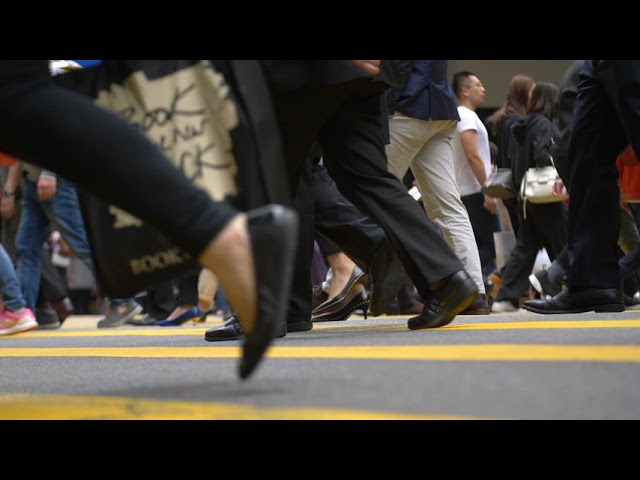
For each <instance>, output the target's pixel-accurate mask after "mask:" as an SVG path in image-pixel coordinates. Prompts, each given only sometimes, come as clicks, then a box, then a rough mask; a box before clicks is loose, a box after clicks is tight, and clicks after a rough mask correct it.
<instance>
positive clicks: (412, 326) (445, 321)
mask: <svg viewBox="0 0 640 480" xmlns="http://www.w3.org/2000/svg"><path fill="white" fill-rule="evenodd" d="M465 284H466V286H469V287H470V288H471V289H473V290H475V291H474V292H473V293H470V294H468V295H466V296H465V297H462V298H460V300H459V301H458V303H457V305H456V306H455V308H453V309H452V310H450V311H449V315H447V316H446V317H442V318H441V319H440V321H437V322H432V323H425V324H420V323H418V322H419V321H420V316H417V317H413V318H410V319H409V322H408V323H407V326H408V327H409V330H423V329H427V328H440V327H444V326H446V325H449V324H450V323H451V322H453V320H454V319H455V318H456V316H458V315H459V314H460V312H462V311H464V310H465V309H466V308H467V307H468V306H469V305H471V304H472V303H473V302H474V301H475V300H476V298H478V295H480V293H479V291H478V287H477V286H476V283H475V282H474V281H473V279H472V278H471V277H468V278H466V279H465V281H464V284H463V285H460V287H458V291H463V290H464V287H465Z"/></svg>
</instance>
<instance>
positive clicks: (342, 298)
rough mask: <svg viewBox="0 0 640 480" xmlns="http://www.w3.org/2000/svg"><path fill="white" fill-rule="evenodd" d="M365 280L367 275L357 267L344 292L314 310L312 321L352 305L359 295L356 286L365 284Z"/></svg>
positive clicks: (352, 272) (354, 268)
mask: <svg viewBox="0 0 640 480" xmlns="http://www.w3.org/2000/svg"><path fill="white" fill-rule="evenodd" d="M365 280H366V275H365V273H364V272H363V271H362V269H361V268H360V267H358V266H357V265H355V266H354V267H353V270H352V271H351V276H350V277H349V280H348V281H347V284H346V285H345V287H344V288H343V289H342V291H341V292H340V293H339V294H338V295H336V296H335V297H333V298H331V299H329V300H327V301H325V302H322V303H321V304H320V305H318V306H317V307H316V308H314V309H313V312H312V320H313V317H315V316H320V315H324V314H325V313H327V312H336V311H337V310H340V309H341V308H343V307H344V306H345V305H346V304H348V303H350V302H351V300H353V298H354V297H355V296H356V295H357V293H356V292H355V287H356V285H359V284H362V283H364V282H365ZM345 320H346V319H345Z"/></svg>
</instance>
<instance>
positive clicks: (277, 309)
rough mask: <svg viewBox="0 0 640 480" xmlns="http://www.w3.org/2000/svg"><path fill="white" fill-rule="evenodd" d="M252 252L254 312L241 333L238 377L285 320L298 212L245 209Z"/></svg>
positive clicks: (251, 368) (244, 375)
mask: <svg viewBox="0 0 640 480" xmlns="http://www.w3.org/2000/svg"><path fill="white" fill-rule="evenodd" d="M247 228H248V230H249V238H250V241H251V250H252V253H253V264H254V271H255V278H256V292H257V295H258V298H257V311H256V321H255V325H254V327H253V331H252V332H251V333H245V335H244V343H243V345H242V359H241V360H240V365H239V374H240V378H242V379H246V378H248V377H249V375H251V373H252V372H253V371H254V370H255V368H256V367H257V365H258V363H260V360H261V359H262V357H263V356H264V354H265V352H266V351H267V348H268V347H269V345H270V344H271V342H272V340H273V339H274V338H275V336H276V334H277V331H278V326H279V325H281V323H282V322H283V321H285V320H286V318H285V317H286V313H287V304H288V300H289V290H290V288H291V281H292V278H293V267H294V257H295V251H296V242H297V239H298V214H297V213H296V212H295V211H294V210H292V209H290V208H287V207H284V206H282V205H266V206H264V207H260V208H257V209H255V210H250V211H249V212H247Z"/></svg>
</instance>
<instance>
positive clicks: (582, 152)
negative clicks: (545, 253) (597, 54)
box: [567, 60, 640, 291]
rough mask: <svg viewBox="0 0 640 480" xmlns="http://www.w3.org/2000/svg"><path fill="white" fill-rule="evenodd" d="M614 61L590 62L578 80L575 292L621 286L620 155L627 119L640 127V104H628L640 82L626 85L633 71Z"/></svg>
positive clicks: (573, 160)
mask: <svg viewBox="0 0 640 480" xmlns="http://www.w3.org/2000/svg"><path fill="white" fill-rule="evenodd" d="M591 62H593V63H591ZM613 62H616V61H609V60H596V61H587V62H586V63H585V68H584V69H583V71H582V74H581V75H580V80H579V82H578V88H579V94H578V98H577V99H576V105H575V110H574V119H573V121H574V123H573V129H572V134H571V140H570V143H569V176H570V181H569V198H570V202H571V203H570V208H569V224H568V245H569V273H568V276H567V286H568V287H569V290H570V291H579V290H581V289H584V288H621V283H620V275H619V266H618V246H617V240H618V235H619V233H620V191H619V187H618V169H617V168H616V158H617V156H618V155H619V154H620V153H621V152H622V150H624V148H626V146H627V144H628V143H629V141H628V140H627V136H626V135H625V126H624V125H623V123H622V122H623V121H624V122H626V123H627V126H628V127H633V128H635V130H636V131H639V130H640V105H637V104H636V107H637V108H636V109H635V112H634V111H633V110H629V109H627V108H625V107H623V106H622V105H623V103H624V101H625V99H624V98H623V97H622V96H623V95H636V96H637V93H638V88H639V87H640V81H636V82H635V85H636V87H635V90H633V89H630V88H625V85H628V84H629V83H630V82H632V80H633V71H632V70H627V71H623V70H621V69H619V68H617V66H616V65H612V63H613ZM618 62H621V63H622V64H632V63H634V62H632V61H625V60H622V61H618ZM635 64H636V66H637V65H638V64H637V63H635ZM626 66H628V65H626ZM636 70H638V67H636ZM638 74H640V71H637V72H636V73H635V75H636V77H637V76H638ZM637 136H638V134H636V137H637ZM629 138H630V139H632V138H633V136H630V137H629ZM634 146H635V145H634ZM639 147H640V143H638V145H637V146H636V149H637V150H636V151H640V149H638V148H639Z"/></svg>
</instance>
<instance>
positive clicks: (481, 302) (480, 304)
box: [458, 294, 491, 315]
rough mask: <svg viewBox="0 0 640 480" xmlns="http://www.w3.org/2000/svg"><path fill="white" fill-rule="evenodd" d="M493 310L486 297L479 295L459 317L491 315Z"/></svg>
mask: <svg viewBox="0 0 640 480" xmlns="http://www.w3.org/2000/svg"><path fill="white" fill-rule="evenodd" d="M489 314H491V308H490V307H489V303H488V302H487V296H486V295H482V294H481V295H478V298H476V299H475V300H474V301H473V303H472V304H471V305H469V306H468V307H467V308H465V309H464V310H463V311H461V312H460V313H459V314H458V315H489Z"/></svg>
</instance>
